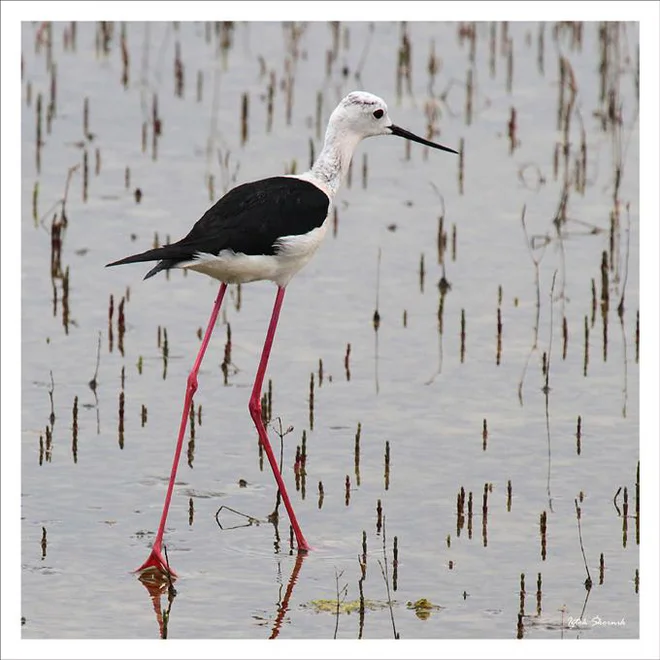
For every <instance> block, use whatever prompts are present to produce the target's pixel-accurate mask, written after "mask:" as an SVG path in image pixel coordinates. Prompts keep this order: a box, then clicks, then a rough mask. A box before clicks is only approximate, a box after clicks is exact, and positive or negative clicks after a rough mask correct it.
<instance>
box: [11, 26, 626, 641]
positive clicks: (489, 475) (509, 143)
mask: <svg viewBox="0 0 660 660" xmlns="http://www.w3.org/2000/svg"><path fill="white" fill-rule="evenodd" d="M49 43H50V47H49ZM365 43H366V44H367V45H366V46H365ZM637 44H638V32H637V29H636V27H635V26H634V25H632V24H621V25H612V26H610V27H609V28H608V29H607V31H605V32H603V31H602V29H601V27H600V26H599V25H597V24H588V23H587V24H581V25H564V26H563V27H561V26H557V25H555V24H551V23H548V24H545V25H540V24H510V25H505V24H493V25H491V24H478V25H476V26H474V25H471V24H468V25H464V26H459V25H457V24H433V23H426V24H422V23H419V24H417V23H416V24H410V25H408V26H407V27H404V26H402V25H401V24H389V23H382V24H375V25H373V26H369V24H366V23H363V24H360V23H356V24H341V25H338V26H332V25H329V24H325V23H317V24H314V23H312V24H308V25H306V26H304V25H296V26H294V27H292V26H290V25H288V26H284V25H281V24H275V23H274V24H260V23H251V24H235V25H233V26H227V25H224V26H223V25H218V26H216V25H211V24H208V25H207V24H203V23H195V24H193V23H181V24H178V25H172V24H157V23H154V24H150V25H149V26H148V27H146V26H145V25H144V24H137V23H127V24H125V25H122V24H120V23H115V24H107V25H105V26H102V25H101V24H96V23H94V24H92V23H88V24H85V23H79V24H77V25H76V26H75V29H73V28H72V26H71V24H68V23H55V24H52V25H51V26H48V25H45V26H40V25H39V24H24V25H23V28H22V50H23V79H22V93H23V95H22V101H21V102H22V202H23V212H22V241H23V248H22V314H23V326H22V328H23V329H22V342H23V358H22V453H21V460H22V466H21V471H22V490H21V515H22V551H21V561H22V575H21V578H22V606H21V615H22V616H23V617H24V623H23V625H22V634H23V637H24V638H34V639H44V638H56V637H64V638H157V637H159V636H165V635H167V636H168V637H170V638H247V639H262V638H268V637H271V636H279V637H280V638H328V637H332V636H334V635H336V636H337V637H338V638H348V639H354V638H357V637H360V636H361V637H364V638H390V637H392V636H394V634H395V633H396V634H399V635H400V636H401V638H402V639H410V638H438V639H442V638H452V637H456V638H471V639H483V638H505V639H512V638H515V637H516V636H522V637H525V638H551V639H560V638H563V639H575V638H593V639H601V638H611V637H617V638H619V637H623V638H635V637H638V636H639V601H638V594H637V588H636V582H635V580H636V571H637V569H638V568H639V539H638V536H637V527H636V522H637V519H636V517H635V513H636V503H637V500H636V481H637V476H636V475H637V470H638V464H639V442H638V439H639V389H638V376H639V365H638V361H637V353H636V350H637V348H636V327H637V326H636V321H637V314H638V309H639V277H638V272H639V205H638V196H639V193H638V189H639V179H638V168H637V163H638V159H639V133H638V124H637V110H638V95H637V90H636V76H637V71H638V70H637V52H638V51H637ZM122 52H123V53H124V57H122ZM177 53H179V55H178V56H177ZM560 58H561V60H560ZM603 61H605V62H606V66H605V68H604V69H602V70H603V71H604V73H603V76H602V79H601V74H600V73H599V66H600V65H601V63H602V62H603ZM177 70H178V71H179V73H178V74H177V73H176V72H177ZM53 75H54V80H55V99H54V104H53V105H52V108H51V114H52V117H51V122H50V127H49V126H48V122H47V115H48V113H49V106H50V105H51V99H52V89H53V87H52V85H53V83H52V79H53ZM271 76H272V78H271ZM356 77H357V79H356ZM198 78H199V79H200V80H201V81H202V82H201V87H199V88H198ZM470 78H471V82H469V81H470ZM271 81H274V84H273V83H272V82H271ZM271 85H272V87H271ZM177 86H180V89H179V90H178V88H177ZM269 88H270V90H271V91H270V92H269ZM356 88H358V89H359V88H363V89H368V90H369V91H372V92H375V93H377V94H380V95H382V96H383V97H384V98H385V99H386V100H388V102H389V104H390V115H391V117H392V118H393V120H394V121H395V122H396V123H397V124H399V125H401V126H405V127H407V128H409V129H410V130H413V131H415V132H418V133H422V134H426V131H427V130H428V126H429V124H430V125H431V127H432V128H433V129H434V130H435V131H436V132H435V137H436V138H437V139H438V140H439V141H442V142H443V143H444V144H447V145H449V146H453V147H455V148H459V147H462V150H463V158H462V159H459V158H458V157H454V156H452V155H450V154H444V153H439V152H438V153H436V152H433V153H426V151H425V150H424V149H423V148H421V147H419V148H418V146H419V145H412V146H411V147H410V149H409V150H407V148H406V145H405V144H404V143H403V142H402V141H399V140H395V139H384V138H383V139H379V140H370V141H367V142H365V143H363V144H362V145H361V146H360V148H359V150H358V152H357V153H356V156H355V159H354V163H353V168H352V173H351V179H350V185H346V186H345V187H344V188H343V189H342V191H341V193H340V196H339V203H338V213H337V225H336V233H333V232H329V233H328V237H327V239H326V243H325V245H324V246H323V247H322V249H321V250H320V251H319V253H318V255H317V257H316V258H315V260H314V261H313V262H312V263H310V264H309V266H308V267H307V268H306V269H305V270H304V271H303V272H301V273H300V275H299V276H298V277H297V278H296V279H295V281H294V282H293V283H292V284H291V286H290V287H289V289H288V292H287V296H286V300H285V306H284V309H283V313H282V317H281V321H280V326H279V328H278V333H277V339H276V343H275V347H274V350H273V355H272V358H271V362H270V366H269V370H268V376H267V378H270V379H271V380H272V393H273V399H272V416H273V421H274V427H271V439H272V440H273V441H274V444H275V446H276V448H277V449H278V451H279V447H280V441H279V439H278V438H277V433H276V426H277V424H276V423H275V420H277V419H278V418H279V419H280V420H281V423H282V427H283V428H284V429H286V428H287V427H289V426H292V427H293V430H292V431H291V432H290V433H288V434H286V435H284V438H283V446H284V450H283V452H284V467H283V474H284V478H285V480H286V482H287V484H289V487H290V492H291V494H292V497H293V501H294V505H295V508H296V511H297V513H298V516H299V518H300V520H301V524H302V526H303V529H304V531H305V535H306V536H307V538H308V539H309V540H310V542H311V543H312V545H313V546H314V548H315V550H314V552H312V553H310V555H309V556H307V557H305V558H303V559H300V560H298V561H297V560H296V555H295V552H292V548H291V545H290V541H289V531H288V524H287V521H286V517H285V513H284V511H283V510H281V511H280V514H281V515H280V522H279V526H277V527H275V526H274V525H273V524H271V523H269V522H267V518H268V514H269V513H270V512H271V511H272V510H273V508H274V506H275V496H276V491H275V488H274V484H273V479H272V475H271V474H270V472H269V470H268V467H267V466H266V468H265V469H262V467H261V464H260V460H259V454H258V445H257V438H256V434H255V432H254V429H253V427H252V424H251V421H250V417H249V415H248V412H247V400H248V397H249V392H250V387H251V383H252V379H253V377H254V372H255V369H256V363H257V361H258V357H259V352H260V347H261V342H262V341H263V337H264V334H265V330H266V324H267V319H268V316H269V313H270V308H271V305H272V301H273V299H274V293H275V290H274V287H273V286H272V285H271V284H269V283H258V284H253V285H250V286H244V287H243V288H242V289H241V290H240V292H239V291H238V290H237V289H236V288H235V287H233V288H232V289H230V294H231V295H230V296H228V298H227V301H226V303H225V308H224V311H223V314H222V322H221V323H219V324H218V327H217V328H216V332H215V336H214V339H213V341H212V343H211V346H210V348H209V351H208V354H207V357H206V360H205V362H204V365H203V367H202V371H201V373H200V378H199V383H200V386H199V390H198V392H197V394H196V395H195V406H196V412H197V416H196V420H195V422H196V423H195V428H194V439H193V442H190V440H191V432H190V430H189V432H188V434H187V438H186V447H185V451H184V455H183V458H182V463H181V468H180V472H179V476H178V480H177V486H176V489H175V494H174V499H173V504H172V508H171V511H170V517H169V523H168V528H167V533H166V537H165V539H166V544H167V550H168V555H169V558H170V561H171V562H172V565H173V566H174V567H175V568H176V570H177V572H178V574H179V576H180V577H179V579H178V580H177V581H176V584H175V589H176V593H174V592H173V591H172V590H169V592H168V587H167V585H163V586H162V588H161V589H160V590H159V589H156V588H153V589H152V590H151V591H149V590H148V589H146V590H145V587H144V586H143V585H142V584H141V583H140V582H139V581H138V580H137V579H136V577H135V575H133V574H132V573H131V571H132V569H134V568H135V567H137V566H138V565H139V564H140V563H141V562H142V561H143V560H144V559H145V557H146V555H147V554H148V550H149V545H150V542H151V540H152V539H153V536H154V533H155V530H156V527H157V524H158V519H159V515H160V507H161V505H162V499H163V497H164V493H165V488H166V485H167V477H168V475H169V469H170V461H171V452H172V450H173V446H174V441H175V433H176V430H177V428H178V424H179V418H180V406H181V404H182V401H183V394H184V388H185V381H186V376H187V373H188V370H189V368H190V366H191V364H192V361H193V359H194V355H195V353H196V351H197V349H198V347H199V342H200V339H199V335H198V330H199V328H200V327H202V326H203V325H204V324H205V323H206V320H207V318H208V314H209V312H210V308H211V305H212V303H213V299H214V295H215V291H216V287H217V285H216V283H214V282H212V281H210V280H207V279H206V278H203V277H201V276H198V275H196V274H194V273H192V274H189V275H187V276H186V275H184V274H183V273H181V272H178V271H177V272H172V273H171V274H170V275H169V276H167V277H166V276H165V275H159V276H158V278H155V279H152V280H149V281H147V282H143V281H142V276H143V274H144V272H146V270H147V267H144V266H141V265H135V266H127V267H123V268H117V269H112V270H105V269H104V268H103V266H104V264H105V263H107V262H109V261H112V260H115V259H118V258H120V257H122V256H125V255H127V254H130V253H133V252H137V251H141V250H143V249H147V248H148V247H150V246H151V245H152V244H153V243H154V241H155V240H158V241H159V242H161V243H163V242H166V241H167V240H176V239H178V238H179V237H181V236H182V235H184V234H185V233H186V232H187V231H188V229H189V227H190V226H191V225H192V223H193V222H194V221H195V220H196V219H197V218H198V217H199V216H200V215H201V214H202V213H203V212H204V210H205V209H206V208H207V207H208V206H209V205H210V203H211V198H212V199H213V200H215V199H216V198H217V197H218V196H219V195H220V194H222V192H224V190H226V189H227V187H231V186H232V185H233V184H234V183H240V182H244V181H248V180H252V179H255V178H259V177H262V176H267V175H271V174H276V173H282V172H290V171H292V170H293V169H294V168H295V170H296V171H301V170H303V169H305V168H306V167H307V165H308V163H309V159H310V145H313V149H314V152H315V153H318V152H319V149H320V147H321V136H322V133H323V130H324V126H325V123H326V121H327V118H328V116H329V114H330V112H331V111H332V109H333V108H334V106H335V104H336V103H337V101H338V100H339V99H340V98H341V96H343V95H344V94H345V93H346V92H348V91H350V90H352V89H356ZM177 91H180V94H177ZM244 94H246V95H247V98H248V113H247V123H246V124H245V128H244V129H242V117H241V108H242V96H243V95H244ZM39 95H40V96H41V105H42V117H41V135H42V137H41V139H42V142H43V144H42V146H41V149H40V154H39V158H40V164H39V170H38V169H37V154H36V141H37V128H36V125H37V98H38V96H39ZM269 95H272V108H273V109H272V116H269V111H268V105H269V101H268V99H269ZM85 99H87V102H86V101H85ZM86 104H87V120H86V125H85V118H84V117H85V106H86ZM154 107H155V110H154ZM317 108H318V109H319V111H318V112H317ZM317 114H318V117H319V118H320V122H319V125H320V134H319V132H318V131H317ZM158 127H159V128H160V134H159V135H157V136H156V137H154V133H155V128H158ZM49 128H50V130H49ZM143 131H144V141H143ZM97 153H98V156H97ZM555 153H556V156H555ZM85 154H86V156H85ZM85 159H86V162H87V176H86V177H85ZM585 164H586V167H585ZM73 168H75V169H73ZM365 169H366V173H365ZM70 170H71V176H70V185H69V187H68V193H67V194H66V202H65V204H64V205H63V204H62V203H61V201H60V200H62V199H63V197H64V195H65V189H66V182H67V173H68V172H69V171H70ZM617 172H618V174H617ZM210 176H212V178H213V181H212V185H209V177H210ZM85 179H87V183H86V184H85ZM36 184H38V193H37V195H36V202H34V199H35V194H34V189H35V185H36ZM210 188H211V189H210ZM138 191H139V192H138ZM138 199H139V201H138ZM63 206H64V213H65V216H66V218H65V219H63V216H62V210H63ZM523 217H524V224H523V222H522V218H523ZM440 219H442V226H441V227H439V223H440ZM53 224H55V226H56V229H55V230H54V231H53ZM57 225H60V229H59V238H58V229H57ZM156 233H157V237H156V236H155V234H156ZM439 236H440V240H439ZM58 241H59V243H58ZM379 254H380V259H379ZM603 259H605V263H603ZM443 278H444V280H443ZM439 284H441V286H439ZM447 284H448V286H447ZM111 299H112V302H111ZM621 301H623V304H622V305H620V302H621ZM120 306H121V312H120ZM619 307H620V309H621V314H619V313H618V308H619ZM110 309H112V315H111V317H110ZM376 310H377V311H378V313H379V317H380V323H379V325H378V330H377V331H375V330H374V324H373V317H374V312H375V311H376ZM122 312H123V314H122ZM498 314H499V317H498ZM462 318H463V319H464V321H463V322H462ZM498 318H499V320H498ZM229 326H230V327H231V341H232V351H231V361H230V364H229V365H228V369H227V374H226V377H225V375H224V374H223V371H222V369H221V364H222V362H223V358H224V355H225V344H226V340H227V329H228V327H229ZM585 326H586V332H588V337H585ZM111 335H112V336H111ZM585 341H586V345H587V347H588V354H586V355H585ZM349 345H350V350H349V349H348V347H349ZM99 346H100V348H99ZM165 346H166V347H165ZM97 351H98V352H97ZM544 356H545V357H544ZM97 358H98V361H97ZM544 363H545V365H546V367H545V372H544V366H543V365H544ZM321 364H322V367H321V366H320V365H321ZM526 365H527V366H526ZM321 372H322V373H321ZM51 375H52V377H51ZM312 377H313V380H314V396H313V402H314V406H313V411H310V407H311V406H310V378H312ZM90 381H91V382H92V384H93V385H94V384H95V387H90ZM76 401H77V403H76ZM311 413H313V419H312V414H311ZM358 426H359V428H360V433H359V442H356V433H357V431H358ZM303 434H304V435H305V445H306V453H307V457H306V464H305V471H306V473H305V476H304V479H303V480H302V482H299V483H298V488H296V478H295V474H294V469H293V468H294V460H295V454H296V446H301V444H302V441H303ZM358 446H359V451H358V450H357V448H356V447H358ZM357 457H359V458H358V460H356V458H357ZM347 479H348V487H347ZM319 484H321V485H322V491H323V497H322V498H321V497H320V486H319ZM624 498H627V500H626V502H625V503H624ZM379 503H380V504H379ZM220 507H229V508H230V509H234V510H237V511H240V512H242V513H244V514H247V515H249V516H251V517H252V518H253V519H255V520H256V521H257V522H253V524H249V525H246V524H245V521H246V518H244V517H242V516H239V515H237V514H233V513H231V511H230V510H228V509H224V510H222V511H221V512H220V514H219V515H218V519H219V521H220V523H221V524H222V527H223V529H221V528H220V526H219V525H218V522H217V520H216V513H217V512H218V510H219V509H220ZM379 508H380V510H381V513H380V514H379V513H378V509H379ZM581 545H582V548H583V550H584V555H583V552H582V548H581ZM365 550H366V552H365ZM395 552H396V556H395ZM585 562H586V565H585ZM521 574H524V576H522V575H521ZM589 576H590V580H591V589H585V581H586V580H587V579H588V577H589ZM521 581H522V583H521ZM338 595H339V601H340V608H339V614H337V608H336V601H337V598H338ZM361 596H362V604H363V607H362V613H361V612H360V602H361ZM333 601H334V605H333ZM64 603H65V604H66V606H63V604H64ZM164 613H165V615H164Z"/></svg>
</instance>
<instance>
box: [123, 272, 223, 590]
mask: <svg viewBox="0 0 660 660" xmlns="http://www.w3.org/2000/svg"><path fill="white" fill-rule="evenodd" d="M226 289H227V285H226V284H225V283H224V282H223V283H222V284H221V285H220V290H219V291H218V295H217V297H216V299H215V303H214V305H213V310H212V311H211V318H210V319H209V323H208V325H207V326H206V332H205V333H204V339H202V345H201V347H200V349H199V353H198V354H197V359H196V360H195V364H194V365H193V368H192V369H191V371H190V374H189V375H188V383H187V386H186V396H185V399H184V402H183V414H182V415H181V424H180V426H179V438H178V440H177V443H176V449H175V451H174V460H173V462H172V472H171V474H170V482H169V484H168V486H167V494H166V495H165V504H164V506H163V513H162V515H161V518H160V525H159V526H158V532H157V534H156V539H155V540H154V543H153V546H152V548H151V554H150V555H149V557H148V558H147V561H145V562H144V564H142V566H140V568H138V569H137V571H136V573H143V572H144V571H149V570H156V571H160V572H163V573H169V574H170V575H174V576H175V577H176V573H175V572H174V571H173V570H172V569H171V568H170V567H169V565H168V563H167V561H166V560H165V557H163V553H162V545H163V534H164V533H165V523H166V522H167V513H168V511H169V509H170V501H171V499H172V492H173V491H174V481H175V479H176V472H177V468H178V467H179V459H180V458H181V449H182V447H183V436H184V434H185V432H186V426H187V425H188V416H189V414H190V406H191V404H192V398H193V394H195V392H196V391H197V372H198V371H199V367H200V365H201V364H202V360H203V359H204V353H206V348H207V346H208V345H209V341H210V339H211V335H212V334H213V328H215V323H216V321H217V319H218V313H219V312H220V307H221V305H222V299H223V298H224V296H225V290H226Z"/></svg>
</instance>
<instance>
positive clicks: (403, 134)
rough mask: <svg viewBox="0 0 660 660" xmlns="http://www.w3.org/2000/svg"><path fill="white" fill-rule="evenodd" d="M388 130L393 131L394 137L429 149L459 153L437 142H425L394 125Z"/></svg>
mask: <svg viewBox="0 0 660 660" xmlns="http://www.w3.org/2000/svg"><path fill="white" fill-rule="evenodd" d="M388 128H389V129H390V130H391V131H392V135H398V136H399V137H402V138H406V140H410V141H411V142H419V144H424V145H426V146H427V147H433V148H434V149H440V150H441V151H449V152H450V153H452V154H457V153H458V151H456V150H455V149H450V148H449V147H443V146H442V145H441V144H436V143H435V142H431V141H429V140H425V139H424V138H421V137H419V136H418V135H415V134H414V133H411V132H410V131H407V130H406V129H405V128H399V127H398V126H395V125H394V124H392V125H391V126H388Z"/></svg>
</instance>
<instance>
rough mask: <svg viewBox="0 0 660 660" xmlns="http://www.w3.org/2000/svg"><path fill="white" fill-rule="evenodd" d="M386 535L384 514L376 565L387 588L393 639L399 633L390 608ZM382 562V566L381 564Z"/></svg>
mask: <svg viewBox="0 0 660 660" xmlns="http://www.w3.org/2000/svg"><path fill="white" fill-rule="evenodd" d="M386 540H387V535H386V534H385V516H383V562H381V561H380V559H379V560H378V565H379V566H380V572H381V574H382V576H383V580H385V587H386V588H387V606H388V607H389V610H390V618H391V619H392V631H393V632H394V639H399V633H398V632H397V631H396V624H395V623H394V610H393V608H392V596H391V594H390V578H389V572H388V568H387V545H386ZM383 564H384V566H383Z"/></svg>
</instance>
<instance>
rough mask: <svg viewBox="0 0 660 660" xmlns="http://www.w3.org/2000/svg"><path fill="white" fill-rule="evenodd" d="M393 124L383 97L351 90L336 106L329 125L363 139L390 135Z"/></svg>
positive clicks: (338, 130) (340, 131)
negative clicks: (390, 127)
mask: <svg viewBox="0 0 660 660" xmlns="http://www.w3.org/2000/svg"><path fill="white" fill-rule="evenodd" d="M391 124H392V122H391V120H390V118H389V115H388V114H387V104H386V103H385V101H383V99H381V98H380V97H378V96H376V95H375V94H370V93H369V92H351V93H350V94H348V95H347V96H345V97H344V98H343V99H342V100H341V102H340V103H339V105H338V106H337V107H336V108H335V110H334V112H333V113H332V115H331V116H330V122H329V125H328V126H329V127H332V128H334V129H335V130H336V131H337V132H339V133H344V134H346V133H351V134H353V135H354V136H355V137H356V138H358V139H360V140H361V139H362V138H366V137H370V136H373V135H390V134H391V131H390V130H389V126H390V125H391Z"/></svg>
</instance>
